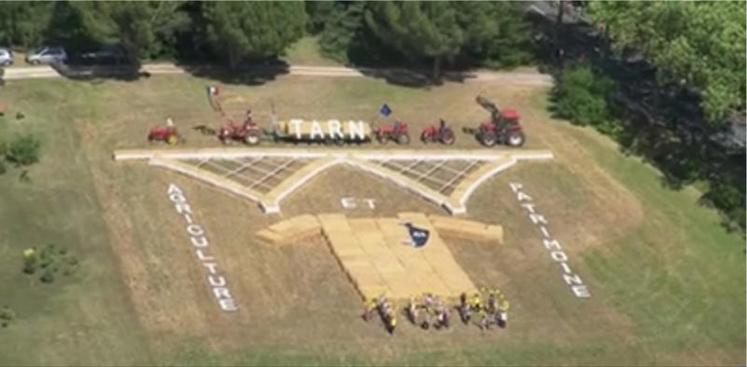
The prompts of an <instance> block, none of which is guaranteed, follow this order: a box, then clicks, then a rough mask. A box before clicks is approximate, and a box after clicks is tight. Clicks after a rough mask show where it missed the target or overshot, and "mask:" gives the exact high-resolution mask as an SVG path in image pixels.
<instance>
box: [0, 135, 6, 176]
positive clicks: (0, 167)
mask: <svg viewBox="0 0 747 367" xmlns="http://www.w3.org/2000/svg"><path fill="white" fill-rule="evenodd" d="M7 150H8V146H7V145H6V144H5V142H3V141H0V175H2V174H3V173H5V172H7V170H8V169H7V167H6V166H5V160H4V159H3V158H4V157H5V153H6V152H7Z"/></svg>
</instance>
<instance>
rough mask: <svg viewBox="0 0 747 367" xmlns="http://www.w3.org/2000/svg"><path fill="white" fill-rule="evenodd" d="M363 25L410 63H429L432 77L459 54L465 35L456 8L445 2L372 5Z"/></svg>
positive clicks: (437, 74)
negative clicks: (444, 63)
mask: <svg viewBox="0 0 747 367" xmlns="http://www.w3.org/2000/svg"><path fill="white" fill-rule="evenodd" d="M365 20H366V25H367V26H368V27H369V28H370V29H371V30H372V31H373V33H374V34H375V35H376V36H377V37H378V38H379V39H380V40H381V41H382V42H383V43H385V44H387V45H389V46H391V47H393V48H395V49H396V50H398V51H399V52H401V53H402V54H403V55H405V56H407V57H408V58H410V59H412V60H417V59H420V58H428V59H430V60H432V62H433V78H438V77H439V76H440V74H441V64H442V62H443V60H444V59H446V60H447V61H450V60H452V59H453V58H454V57H455V56H456V55H458V54H459V52H460V51H461V48H462V45H463V44H464V40H465V36H464V32H463V31H462V28H461V27H460V26H459V23H458V22H457V12H456V8H455V7H454V6H453V4H451V3H447V2H416V1H407V2H391V1H387V2H374V3H371V4H369V6H368V7H367V9H366V11H365Z"/></svg>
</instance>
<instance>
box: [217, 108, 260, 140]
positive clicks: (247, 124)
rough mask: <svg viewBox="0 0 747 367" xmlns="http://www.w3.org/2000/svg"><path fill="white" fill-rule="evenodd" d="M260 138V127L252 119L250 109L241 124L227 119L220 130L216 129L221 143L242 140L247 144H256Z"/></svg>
mask: <svg viewBox="0 0 747 367" xmlns="http://www.w3.org/2000/svg"><path fill="white" fill-rule="evenodd" d="M261 138H262V129H260V128H259V125H257V124H256V123H255V122H254V121H252V115H251V110H249V111H247V114H246V119H245V120H244V123H243V124H237V123H235V122H233V121H232V120H229V122H228V123H227V124H225V125H223V126H221V128H220V130H218V139H220V141H221V142H222V143H223V144H228V143H230V142H232V141H242V142H244V143H245V144H248V145H257V144H259V141H260V139H261Z"/></svg>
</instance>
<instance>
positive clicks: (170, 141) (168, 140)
mask: <svg viewBox="0 0 747 367" xmlns="http://www.w3.org/2000/svg"><path fill="white" fill-rule="evenodd" d="M178 142H179V138H178V137H177V136H176V135H169V137H168V138H166V143H167V144H168V145H176V143H178Z"/></svg>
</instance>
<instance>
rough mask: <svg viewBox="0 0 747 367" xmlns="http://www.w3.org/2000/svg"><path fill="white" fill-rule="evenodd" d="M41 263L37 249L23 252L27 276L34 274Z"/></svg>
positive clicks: (24, 270) (24, 268) (24, 269)
mask: <svg viewBox="0 0 747 367" xmlns="http://www.w3.org/2000/svg"><path fill="white" fill-rule="evenodd" d="M38 263H39V255H38V254H37V252H36V249H35V248H30V249H26V250H25V251H23V272H24V273H26V274H34V273H35V272H36V267H37V265H38Z"/></svg>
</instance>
